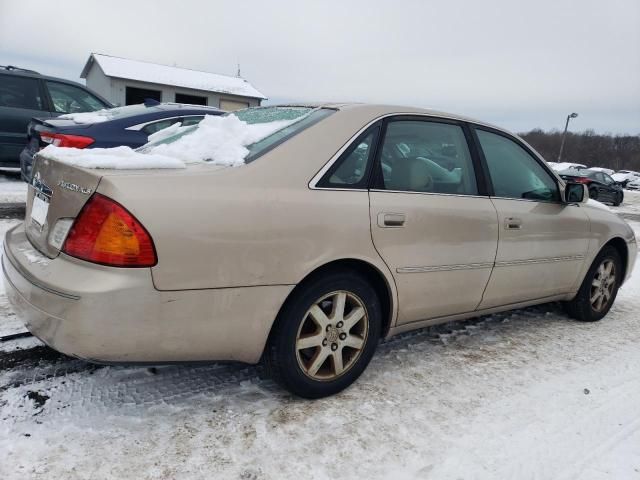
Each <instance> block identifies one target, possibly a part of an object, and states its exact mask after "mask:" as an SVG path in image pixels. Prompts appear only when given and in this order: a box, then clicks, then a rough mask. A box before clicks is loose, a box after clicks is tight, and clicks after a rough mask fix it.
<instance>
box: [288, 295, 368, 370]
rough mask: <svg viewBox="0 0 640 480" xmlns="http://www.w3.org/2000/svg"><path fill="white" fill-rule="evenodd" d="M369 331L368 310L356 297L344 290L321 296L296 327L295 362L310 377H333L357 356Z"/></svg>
mask: <svg viewBox="0 0 640 480" xmlns="http://www.w3.org/2000/svg"><path fill="white" fill-rule="evenodd" d="M368 334H369V317H368V315H367V309H366V308H365V306H364V304H363V302H362V300H360V298H358V296H356V295H355V294H353V293H351V292H348V291H345V290H338V291H335V292H331V293H329V294H327V295H324V296H322V297H321V298H319V299H318V300H316V301H315V302H314V303H313V305H311V307H310V308H309V309H308V310H307V312H306V314H305V316H304V318H303V320H302V322H301V323H300V327H299V328H298V332H297V335H296V346H295V348H296V358H297V360H298V365H299V367H300V368H301V369H302V371H303V372H304V373H305V375H307V376H308V377H310V378H312V379H313V380H321V381H331V380H335V379H336V378H338V377H340V376H341V375H343V374H344V373H345V372H347V371H348V370H349V369H350V368H351V367H352V366H353V365H354V364H355V363H356V361H357V360H358V358H360V355H361V354H362V351H363V349H364V347H365V345H366V343H367V335H368Z"/></svg>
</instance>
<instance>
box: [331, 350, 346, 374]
mask: <svg viewBox="0 0 640 480" xmlns="http://www.w3.org/2000/svg"><path fill="white" fill-rule="evenodd" d="M331 357H332V360H333V370H334V372H335V374H336V375H340V374H341V373H342V372H343V371H344V365H343V363H342V349H341V348H339V349H338V350H336V351H335V352H333V353H332V354H331Z"/></svg>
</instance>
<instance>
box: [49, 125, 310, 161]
mask: <svg viewBox="0 0 640 480" xmlns="http://www.w3.org/2000/svg"><path fill="white" fill-rule="evenodd" d="M301 118H303V117H300V118H296V119H295V120H279V121H274V122H268V123H256V124H248V123H246V122H243V121H242V120H240V119H239V118H238V117H236V116H235V115H228V116H213V115H206V116H205V117H204V119H203V120H202V121H201V122H200V123H199V124H198V126H197V127H196V126H194V127H177V126H175V125H172V126H170V127H168V128H167V129H165V130H168V131H167V132H165V131H164V130H160V131H159V132H157V133H156V134H154V135H153V136H152V138H150V139H151V140H152V141H151V143H148V144H147V145H145V146H144V147H141V148H140V149H138V150H134V149H132V148H130V147H115V148H91V149H77V148H63V147H56V146H53V145H49V146H48V147H46V148H45V149H43V150H42V151H41V152H40V155H41V156H43V157H47V158H50V159H53V160H57V161H60V162H63V163H66V164H69V165H76V166H79V167H83V168H105V169H156V168H185V166H186V164H189V163H199V162H207V163H211V164H213V165H222V166H229V167H237V166H240V165H243V164H244V159H245V157H246V156H247V155H248V154H249V150H248V148H247V147H248V146H249V145H251V144H253V143H256V142H258V141H259V140H262V139H263V138H265V137H268V136H269V135H271V134H272V133H275V132H277V131H278V130H281V129H283V128H284V127H286V126H288V125H290V124H292V123H294V122H297V121H299V120H300V119H301ZM174 137H175V138H174ZM172 138H174V139H173V140H172Z"/></svg>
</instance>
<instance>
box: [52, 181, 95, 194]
mask: <svg viewBox="0 0 640 480" xmlns="http://www.w3.org/2000/svg"><path fill="white" fill-rule="evenodd" d="M58 186H59V187H60V188H64V189H65V190H71V191H72V192H80V193H84V194H85V195H91V189H90V188H87V187H81V186H80V185H76V184H75V183H70V182H65V181H64V180H60V181H59V182H58Z"/></svg>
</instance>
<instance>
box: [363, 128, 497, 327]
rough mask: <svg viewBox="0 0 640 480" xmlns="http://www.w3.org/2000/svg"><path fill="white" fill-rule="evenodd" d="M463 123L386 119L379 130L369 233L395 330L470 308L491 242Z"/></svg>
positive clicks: (480, 287)
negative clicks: (390, 297)
mask: <svg viewBox="0 0 640 480" xmlns="http://www.w3.org/2000/svg"><path fill="white" fill-rule="evenodd" d="M468 135H469V133H468V131H467V130H466V127H464V126H463V125H462V124H458V123H455V122H448V121H446V120H436V119H433V118H431V117H423V116H411V117H405V116H403V117H392V118H391V119H388V120H387V121H386V122H385V124H384V128H383V132H382V142H381V146H380V148H379V152H378V155H377V159H378V161H377V164H376V168H377V176H378V178H377V180H376V182H375V185H374V188H372V189H371V190H370V216H371V233H372V237H373V242H374V244H375V247H376V249H377V250H378V252H379V253H380V255H381V256H382V258H383V259H384V261H385V262H386V263H387V265H388V266H389V268H390V270H391V271H392V273H393V275H394V278H395V281H396V285H397V290H398V296H399V302H398V305H399V311H398V324H404V323H410V322H415V321H419V320H424V319H430V318H437V317H442V316H447V315H453V314H458V313H465V312H470V311H473V310H475V309H476V307H477V306H478V304H479V303H480V301H481V299H482V294H483V291H484V289H485V287H486V285H487V281H488V280H489V276H490V274H491V270H492V267H493V262H494V259H495V255H496V248H497V243H498V224H497V216H496V210H495V208H494V206H493V204H492V203H491V200H490V199H489V198H488V197H487V196H486V195H484V194H483V181H482V175H481V174H479V171H478V169H477V168H475V166H474V163H475V162H474V160H473V159H472V156H471V153H470V150H469V146H468V142H467V138H468Z"/></svg>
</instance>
